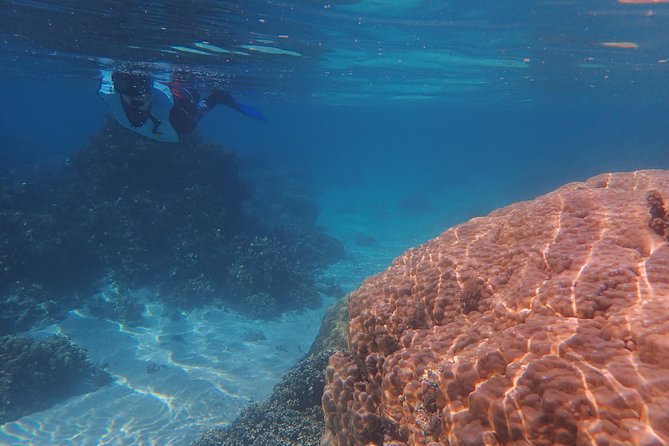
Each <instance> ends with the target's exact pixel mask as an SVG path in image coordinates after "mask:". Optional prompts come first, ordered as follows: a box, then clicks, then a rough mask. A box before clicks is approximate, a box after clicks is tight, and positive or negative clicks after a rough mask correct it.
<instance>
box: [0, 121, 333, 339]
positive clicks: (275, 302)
mask: <svg viewBox="0 0 669 446" xmlns="http://www.w3.org/2000/svg"><path fill="white" fill-rule="evenodd" d="M32 174H33V176H31V177H30V179H29V180H28V181H24V180H22V179H18V178H11V179H10V178H5V179H4V180H3V182H2V184H1V185H0V228H2V229H3V230H2V231H0V246H1V247H2V249H0V296H2V298H0V310H1V311H0V314H6V315H11V316H7V320H6V321H4V320H0V327H2V330H0V333H11V332H14V331H16V330H17V329H24V328H26V326H29V325H30V323H31V322H30V321H32V322H34V321H36V320H39V319H43V318H44V317H46V316H53V317H57V316H58V314H53V315H50V314H47V315H45V314H44V313H48V312H49V311H51V310H52V308H51V307H52V306H50V305H49V303H50V302H52V301H57V303H58V305H57V306H56V307H58V308H60V309H61V310H67V309H69V308H74V307H79V306H82V304H88V306H89V308H91V309H92V310H93V311H94V312H95V313H96V314H99V315H100V316H101V317H114V318H116V319H117V320H120V321H122V322H123V321H129V320H135V319H137V317H138V315H140V314H141V309H140V308H139V307H138V306H137V305H134V304H133V303H132V302H130V301H128V300H127V299H126V300H125V301H124V300H123V299H124V298H123V297H117V298H115V299H114V301H113V302H106V301H105V300H104V299H103V300H100V299H97V300H90V299H88V296H90V295H92V294H93V293H94V292H95V291H96V287H97V286H98V285H99V283H100V280H102V279H104V280H110V281H113V282H115V283H117V284H118V286H119V287H121V288H123V289H136V288H139V287H143V286H149V287H155V288H156V289H157V290H158V293H157V298H158V299H160V300H162V301H163V302H165V303H167V304H169V305H171V306H176V307H179V308H183V309H190V308H194V307H198V306H201V305H205V304H210V303H214V302H217V301H218V302H217V303H224V304H226V305H230V306H233V307H235V308H237V309H239V310H240V311H244V312H246V313H247V314H252V315H254V316H257V317H265V318H271V317H276V316H277V315H278V314H280V313H281V312H283V311H286V310H289V309H293V308H304V307H308V306H314V305H317V304H318V300H319V294H318V291H317V290H318V287H317V284H316V274H317V272H318V270H319V269H321V268H323V267H325V266H326V265H328V264H330V263H332V262H334V261H336V260H338V259H339V258H341V256H342V255H343V248H342V245H341V244H340V243H339V242H338V241H337V240H335V239H333V238H331V237H329V236H327V235H326V234H325V233H324V232H323V231H322V229H320V228H318V227H316V226H315V225H314V223H315V216H314V215H315V214H317V207H316V206H315V204H313V203H309V201H308V199H307V198H306V197H304V196H299V198H295V196H294V194H287V198H286V200H288V201H290V202H291V203H293V205H292V206H291V205H288V204H286V205H285V206H283V207H282V210H281V213H280V214H281V218H280V221H273V220H272V216H276V215H277V214H276V212H275V211H274V210H271V209H268V207H269V206H270V203H267V202H265V201H263V200H262V199H253V198H252V194H251V192H250V191H251V190H252V189H260V190H269V189H271V188H274V190H280V189H281V184H278V183H275V184H272V185H271V187H270V185H264V186H263V185H259V184H256V183H252V182H251V181H252V180H251V179H249V180H248V181H249V184H246V183H243V182H242V181H241V180H240V174H239V159H238V158H237V156H236V155H235V154H234V153H232V152H230V151H227V150H224V149H222V148H221V147H220V146H218V145H214V144H207V143H204V142H203V141H201V140H200V139H198V138H195V137H193V138H187V139H185V140H184V141H182V142H180V143H178V144H160V143H157V142H154V141H151V140H147V139H145V138H141V137H139V136H137V135H135V134H134V133H132V132H127V131H125V130H124V129H122V128H120V126H119V125H118V124H116V123H115V122H114V121H113V120H109V121H107V123H106V126H105V128H104V129H103V130H102V131H101V132H100V133H99V134H97V135H95V136H94V137H92V138H91V140H90V145H89V147H88V148H87V149H86V150H83V151H81V152H79V153H77V154H75V155H73V156H72V157H71V158H70V159H69V160H68V162H67V163H66V165H64V166H61V167H60V168H58V169H55V168H50V169H47V170H45V171H43V172H40V174H39V175H36V174H35V172H32ZM249 202H252V203H253V212H252V213H250V212H249V213H246V212H245V211H244V209H243V208H244V206H243V205H244V204H245V203H249ZM264 209H267V212H266V214H263V210H264ZM291 211H292V212H295V213H297V214H292V223H291V224H287V223H286V224H282V222H284V221H291ZM298 214H300V215H298ZM302 214H304V216H305V218H306V219H307V220H308V221H301V215H302ZM277 218H279V217H277ZM298 221H301V224H299V225H298V224H296V223H295V222H298ZM35 288H39V290H40V293H34V292H33V293H32V294H31V293H29V292H27V290H29V289H35ZM63 296H67V298H64V297H63ZM259 301H262V302H264V305H263V306H262V307H258V305H257V304H258V302H259ZM258 308H262V310H263V311H261V312H258V311H257V309H258ZM53 311H55V310H53ZM17 314H18V315H22V316H21V317H20V318H18V319H19V321H18V322H17V323H12V322H11V321H13V320H17V318H16V317H15V316H14V315H17Z"/></svg>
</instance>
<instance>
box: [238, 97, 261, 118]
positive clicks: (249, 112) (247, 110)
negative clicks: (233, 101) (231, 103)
mask: <svg viewBox="0 0 669 446" xmlns="http://www.w3.org/2000/svg"><path fill="white" fill-rule="evenodd" d="M237 110H239V111H240V112H241V113H244V114H245V115H246V116H248V117H250V118H254V119H260V120H261V121H267V118H266V117H265V115H263V114H262V113H260V112H259V111H258V110H256V109H255V108H253V107H251V106H250V105H245V104H240V103H239V102H238V103H237Z"/></svg>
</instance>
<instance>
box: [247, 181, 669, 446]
mask: <svg viewBox="0 0 669 446" xmlns="http://www.w3.org/2000/svg"><path fill="white" fill-rule="evenodd" d="M667 199H669V172H667V171H639V172H632V173H616V174H605V175H600V176H597V177H594V178H592V179H590V180H588V181H586V182H583V183H572V184H568V185H565V186H563V187H561V188H560V189H558V190H556V191H554V192H552V193H549V194H547V195H544V196H541V197H539V198H537V199H535V200H532V201H527V202H521V203H516V204H513V205H511V206H508V207H506V208H503V209H499V210H497V211H494V212H492V213H491V214H490V215H488V216H486V217H482V218H475V219H473V220H471V221H469V222H467V223H464V224H462V225H459V226H456V227H453V228H451V229H449V230H448V231H446V232H444V233H443V234H441V235H440V236H439V237H437V238H436V239H434V240H432V241H430V242H428V243H426V244H424V245H422V246H420V247H418V248H416V249H411V250H409V251H407V252H406V253H405V254H404V255H403V256H401V257H400V258H398V259H396V260H395V261H394V262H393V264H392V266H391V267H390V268H389V269H388V270H387V271H385V272H383V273H382V274H379V275H377V276H375V277H372V278H370V279H368V280H366V281H365V282H364V283H363V284H362V286H361V287H360V288H359V289H358V290H357V291H355V292H354V293H352V295H351V296H350V303H349V312H350V323H349V333H348V342H349V347H350V352H349V353H336V354H335V355H333V356H332V357H331V359H330V363H329V366H328V368H327V372H326V380H327V384H326V389H325V393H324V395H323V410H324V413H325V423H326V428H327V433H326V435H325V436H324V438H323V441H322V443H323V444H324V445H395V446H398V445H429V446H436V445H467V446H474V445H595V444H597V445H600V444H620V445H623V444H629V445H631V444H634V445H662V444H669V410H668V408H669V243H668V241H669V218H668V215H667V205H666V204H665V201H666V200H667ZM240 444H241V443H240ZM277 444H278V443H277Z"/></svg>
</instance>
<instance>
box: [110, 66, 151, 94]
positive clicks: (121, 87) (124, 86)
mask: <svg viewBox="0 0 669 446" xmlns="http://www.w3.org/2000/svg"><path fill="white" fill-rule="evenodd" d="M112 81H113V82H114V90H116V92H117V93H120V94H123V95H126V96H141V95H143V94H144V93H146V92H147V91H149V90H151V87H152V81H151V78H150V77H149V76H147V75H146V74H139V73H138V74H134V73H125V72H120V71H115V72H114V73H112Z"/></svg>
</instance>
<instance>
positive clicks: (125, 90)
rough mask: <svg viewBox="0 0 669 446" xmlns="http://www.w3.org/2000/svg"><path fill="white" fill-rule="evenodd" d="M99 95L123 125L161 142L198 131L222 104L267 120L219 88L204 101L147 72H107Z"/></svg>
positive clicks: (196, 93)
mask: <svg viewBox="0 0 669 446" xmlns="http://www.w3.org/2000/svg"><path fill="white" fill-rule="evenodd" d="M98 94H99V95H100V96H101V97H102V99H104V101H105V102H106V103H107V104H108V105H109V107H110V108H111V110H112V112H113V113H114V117H115V118H116V120H117V121H118V122H119V123H120V124H121V125H123V126H124V127H126V128H128V129H130V130H133V131H135V132H137V133H139V134H141V135H144V136H146V137H148V138H151V139H155V140H157V141H164V142H177V141H179V136H180V135H183V134H187V133H191V132H192V131H193V130H195V127H196V126H197V123H198V122H199V121H200V119H202V117H203V116H204V115H206V114H207V113H208V112H209V111H210V110H211V109H212V108H214V107H215V106H217V105H219V104H223V105H226V106H228V107H230V108H232V109H234V110H237V111H238V112H240V113H243V114H244V115H246V116H250V117H252V118H255V119H261V120H264V119H265V117H264V116H263V115H262V114H261V113H260V112H259V111H257V110H256V109H254V108H253V107H249V106H248V105H244V104H240V103H239V102H237V101H235V99H234V98H233V97H232V96H231V95H230V94H229V93H227V92H225V91H222V90H218V89H215V90H214V91H213V92H212V93H211V94H210V95H209V96H207V97H206V98H204V99H200V95H199V93H198V92H197V91H195V90H194V89H192V88H186V87H183V86H180V85H179V84H178V83H176V82H168V83H163V82H154V81H153V79H152V78H151V77H149V76H148V75H146V74H144V73H129V72H122V71H114V72H111V71H108V70H106V71H103V72H102V80H101V84H100V89H99V90H98Z"/></svg>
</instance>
